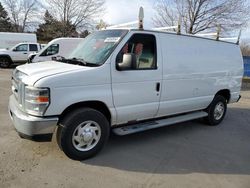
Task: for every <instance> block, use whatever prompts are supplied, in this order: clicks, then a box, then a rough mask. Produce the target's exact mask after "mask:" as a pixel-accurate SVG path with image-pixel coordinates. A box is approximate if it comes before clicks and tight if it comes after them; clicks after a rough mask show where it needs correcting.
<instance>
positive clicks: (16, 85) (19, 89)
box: [11, 71, 24, 107]
mask: <svg viewBox="0 0 250 188" xmlns="http://www.w3.org/2000/svg"><path fill="white" fill-rule="evenodd" d="M16 73H17V71H14V74H13V76H12V78H11V81H12V86H11V89H12V93H13V94H14V96H15V98H16V100H17V102H18V104H19V106H20V107H23V93H24V84H23V83H22V81H21V80H20V79H19V78H18V77H17V74H16Z"/></svg>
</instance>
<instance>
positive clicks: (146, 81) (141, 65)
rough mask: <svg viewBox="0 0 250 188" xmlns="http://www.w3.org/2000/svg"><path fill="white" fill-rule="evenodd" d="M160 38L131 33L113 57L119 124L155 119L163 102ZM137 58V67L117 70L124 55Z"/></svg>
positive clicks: (113, 76) (114, 88) (114, 97)
mask: <svg viewBox="0 0 250 188" xmlns="http://www.w3.org/2000/svg"><path fill="white" fill-rule="evenodd" d="M157 48H159V45H158V43H157V36H156V35H154V34H150V33H147V34H145V33H129V34H128V36H127V37H125V38H124V39H123V41H122V42H121V43H120V45H119V46H118V47H117V49H116V50H115V51H114V53H113V56H112V60H111V63H112V66H111V67H112V91H113V100H114V106H115V109H116V112H117V117H116V118H117V119H116V120H117V124H123V123H127V122H129V121H140V120H145V119H150V118H154V117H155V116H156V114H157V112H158V108H159V101H160V84H161V80H162V65H161V54H159V53H158V51H157ZM131 53H132V54H135V55H136V67H135V68H133V69H132V68H131V70H123V71H118V70H117V68H116V64H117V63H121V62H122V61H123V60H122V59H123V54H131Z"/></svg>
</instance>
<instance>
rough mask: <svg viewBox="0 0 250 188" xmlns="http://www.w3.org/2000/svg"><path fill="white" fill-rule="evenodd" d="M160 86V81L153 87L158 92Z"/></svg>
mask: <svg viewBox="0 0 250 188" xmlns="http://www.w3.org/2000/svg"><path fill="white" fill-rule="evenodd" d="M160 88H161V84H160V82H157V83H156V88H155V89H156V91H157V92H159V91H160Z"/></svg>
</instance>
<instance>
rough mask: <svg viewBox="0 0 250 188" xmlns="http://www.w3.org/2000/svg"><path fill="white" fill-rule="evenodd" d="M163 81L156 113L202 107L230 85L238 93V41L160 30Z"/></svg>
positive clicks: (235, 95)
mask: <svg viewBox="0 0 250 188" xmlns="http://www.w3.org/2000/svg"><path fill="white" fill-rule="evenodd" d="M159 36H160V38H161V40H160V41H161V50H162V54H163V82H162V94H161V102H160V108H159V113H158V117H160V116H165V115H171V114H176V113H183V112H188V111H194V110H200V109H205V108H206V107H207V106H208V105H209V104H210V103H211V101H212V100H213V98H214V95H215V94H216V93H217V92H218V91H220V90H222V89H229V90H230V93H231V102H235V101H236V99H238V97H239V93H240V88H241V80H242V76H243V61H242V57H241V52H240V49H239V46H238V45H235V44H230V43H225V42H218V41H213V40H207V39H201V38H197V37H187V36H179V35H172V34H164V33H161V34H160V35H159Z"/></svg>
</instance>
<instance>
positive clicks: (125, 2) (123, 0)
mask: <svg viewBox="0 0 250 188" xmlns="http://www.w3.org/2000/svg"><path fill="white" fill-rule="evenodd" d="M154 5H155V1H154V0H130V1H129V0H106V14H105V15H104V17H103V20H104V21H105V22H107V23H108V24H120V23H126V22H131V21H136V20H137V19H138V13H139V8H140V6H142V7H143V8H144V17H145V18H144V25H145V28H149V29H150V28H152V27H154V25H153V22H152V18H153V16H154V15H155V12H154V8H153V7H154ZM242 37H243V38H246V37H247V38H250V24H249V29H247V30H245V31H243V36H242Z"/></svg>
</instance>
